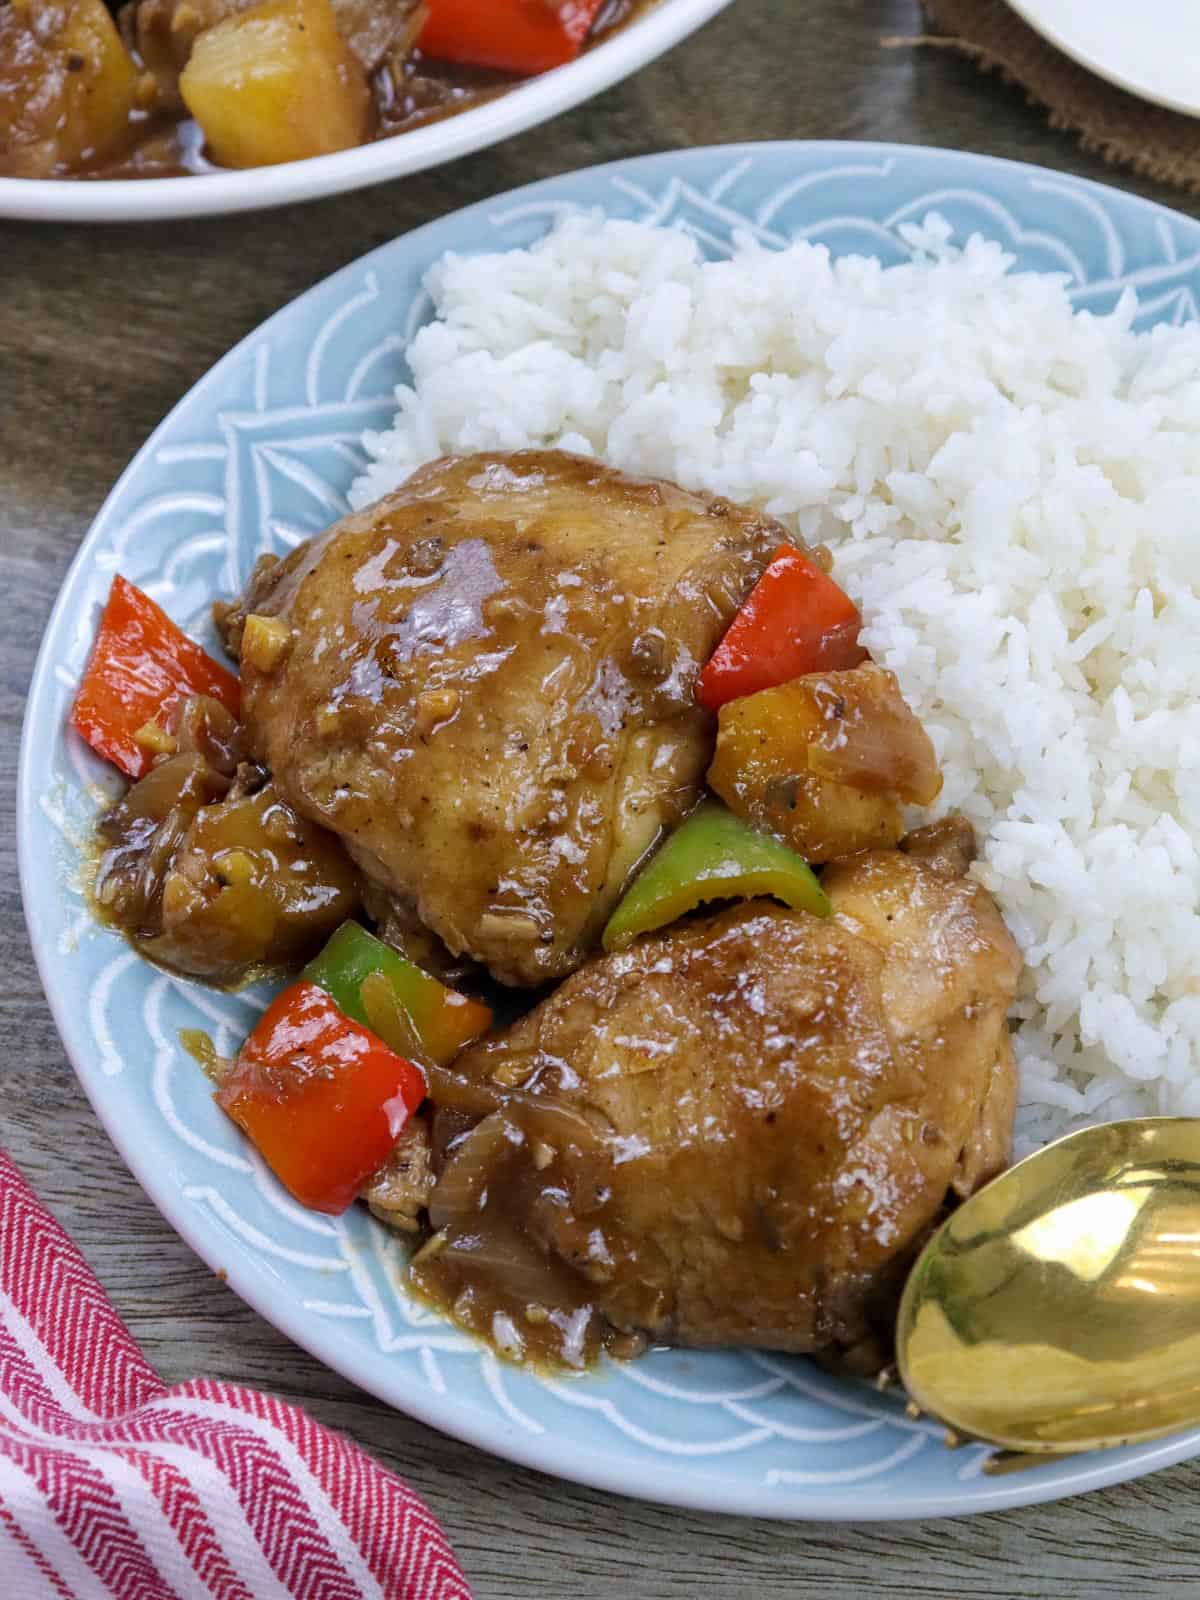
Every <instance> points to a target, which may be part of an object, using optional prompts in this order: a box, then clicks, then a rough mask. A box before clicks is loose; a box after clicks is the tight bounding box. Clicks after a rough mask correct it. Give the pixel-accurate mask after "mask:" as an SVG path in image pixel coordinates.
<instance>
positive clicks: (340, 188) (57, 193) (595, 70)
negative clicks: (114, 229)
mask: <svg viewBox="0 0 1200 1600" xmlns="http://www.w3.org/2000/svg"><path fill="white" fill-rule="evenodd" d="M729 4H730V0H659V3H658V4H657V5H656V6H653V7H652V8H651V9H650V10H649V11H647V12H646V13H645V15H644V16H641V17H638V18H636V19H635V20H634V21H632V22H631V23H630V24H629V25H628V27H625V28H622V29H621V30H620V31H619V32H618V33H615V34H614V35H613V36H612V38H610V39H606V40H605V41H604V42H603V43H602V44H598V45H597V46H596V47H595V49H593V50H588V51H586V52H585V53H584V54H583V55H581V56H580V57H579V59H578V60H577V61H573V62H571V63H570V64H569V65H568V66H565V67H558V68H556V69H555V70H554V71H553V72H547V73H543V75H542V76H541V77H538V78H530V79H529V80H528V81H527V82H525V83H522V84H520V85H518V86H517V87H516V88H514V89H511V90H509V92H508V93H507V94H503V95H500V96H499V97H498V98H497V99H495V100H491V101H488V102H487V103H486V104H484V105H481V106H476V107H474V108H473V109H472V110H470V111H463V112H460V113H459V114H458V115H457V116H453V117H447V118H445V119H444V120H443V121H440V122H434V123H430V124H429V125H428V126H426V127H424V128H415V129H414V130H413V131H412V132H410V133H400V134H396V135H395V136H394V137H393V138H390V139H380V140H378V141H376V142H375V143H372V144H364V145H360V146H359V147H358V149H356V150H342V151H339V152H338V154H337V155H332V156H314V157H313V158H312V159H311V160H309V161H291V162H287V163H286V164H285V165H283V166H278V167H254V168H252V169H250V170H249V171H246V172H224V171H223V172H213V173H205V174H204V175H203V176H196V177H187V178H114V179H111V180H103V179H99V180H87V179H73V178H53V179H50V178H0V217H11V218H15V219H18V220H21V221H27V222H154V221H161V220H166V219H168V218H174V217H212V216H219V215H221V214H223V213H226V212H234V211H265V210H268V209H269V208H270V207H271V206H282V205H290V204H292V203H293V202H295V201H297V200H316V199H319V198H320V197H321V196H322V195H327V194H341V193H343V192H345V191H347V190H350V189H364V188H366V187H367V185H368V184H372V183H384V182H386V181H387V179H389V178H402V177H404V176H406V175H407V174H408V173H410V172H421V171H423V170H424V169H425V168H426V167H436V166H440V165H441V164H442V162H444V161H453V160H454V159H455V157H457V156H464V155H468V154H469V153H470V152H471V151H473V150H482V149H484V148H485V147H486V146H487V145H492V144H499V143H500V141H501V140H502V139H508V138H510V137H511V136H512V135H513V134H517V133H524V132H525V130H526V129H527V128H533V127H536V126H537V124H538V123H539V122H547V121H549V119H550V118H551V117H555V116H557V115H558V113H559V112H560V111H567V110H569V109H570V107H572V106H577V105H579V104H580V103H581V102H582V101H584V100H590V99H591V98H592V96H593V95H597V94H599V93H600V92H601V91H602V90H604V89H607V88H608V87H609V86H610V85H611V84H614V83H618V82H620V80H621V79H622V78H627V77H629V76H630V74H631V73H634V72H637V71H638V70H639V68H641V67H644V66H645V65H646V64H647V62H650V61H653V60H654V59H655V57H656V56H660V55H662V54H663V52H664V51H666V50H669V49H670V48H671V47H672V45H675V44H678V43H679V41H680V40H681V39H684V38H686V37H687V35H688V34H689V33H693V32H694V31H695V30H696V29H697V28H698V27H700V26H701V24H702V23H705V22H707V21H708V20H709V18H710V17H713V16H715V15H716V13H717V12H718V11H721V10H723V9H724V7H725V6H727V5H729Z"/></svg>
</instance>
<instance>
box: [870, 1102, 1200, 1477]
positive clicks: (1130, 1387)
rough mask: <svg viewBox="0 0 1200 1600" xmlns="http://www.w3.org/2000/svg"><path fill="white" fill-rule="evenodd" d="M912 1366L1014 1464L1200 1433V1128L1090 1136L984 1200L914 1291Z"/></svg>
mask: <svg viewBox="0 0 1200 1600" xmlns="http://www.w3.org/2000/svg"><path fill="white" fill-rule="evenodd" d="M896 1355H897V1362H898V1365H899V1369H900V1376H901V1378H902V1379H903V1381H904V1385H905V1387H906V1388H907V1390H908V1393H909V1395H910V1396H911V1398H912V1400H913V1401H914V1402H915V1403H916V1405H917V1406H918V1407H920V1409H921V1410H922V1411H925V1412H928V1413H929V1414H930V1416H932V1417H935V1418H937V1419H938V1420H939V1421H941V1422H944V1423H946V1424H947V1425H948V1426H949V1427H950V1428H951V1429H952V1430H953V1431H954V1432H955V1433H957V1434H960V1435H963V1436H965V1437H968V1438H972V1439H977V1440H982V1441H984V1442H986V1443H988V1444H995V1445H999V1446H1000V1447H1001V1448H1002V1449H1004V1450H1009V1451H1019V1452H1022V1453H1026V1454H1068V1453H1073V1452H1075V1451H1079V1450H1100V1449H1106V1448H1109V1447H1111V1446H1114V1445H1122V1444H1133V1443H1136V1442H1139V1441H1141V1440H1145V1439H1154V1438H1158V1437H1159V1436H1160V1435H1162V1434H1166V1433H1174V1432H1176V1431H1178V1430H1179V1429H1181V1428H1186V1427H1189V1426H1192V1425H1194V1424H1196V1423H1198V1422H1200V1120H1197V1119H1195V1118H1190V1117H1146V1118H1139V1119H1137V1120H1136V1121H1129V1122H1109V1123H1105V1124H1103V1125H1101V1126H1099V1127H1094V1128H1085V1129H1083V1130H1082V1131H1081V1132H1079V1133H1073V1134H1069V1135H1067V1137H1066V1138H1063V1139H1059V1140H1058V1141H1057V1142H1056V1143H1054V1144H1051V1145H1047V1146H1046V1148H1045V1149H1044V1150H1039V1151H1038V1152H1037V1153H1036V1154H1035V1155H1032V1156H1029V1157H1027V1158H1026V1159H1025V1160H1024V1161H1020V1162H1018V1163H1017V1165H1016V1166H1014V1167H1010V1169H1009V1170H1008V1171H1007V1172H1005V1173H1003V1174H1002V1175H1001V1176H1000V1177H998V1178H996V1179H995V1180H994V1181H993V1182H992V1183H990V1184H988V1185H987V1187H986V1188H984V1189H981V1190H980V1191H979V1193H978V1194H975V1195H972V1196H971V1198H970V1199H969V1200H968V1201H966V1203H965V1204H964V1205H962V1206H960V1208H959V1209H958V1210H957V1211H956V1212H955V1213H954V1215H953V1216H952V1217H951V1218H950V1220H949V1221H948V1222H947V1223H946V1224H945V1225H944V1226H943V1227H942V1228H941V1229H939V1231H938V1232H937V1233H936V1234H935V1235H934V1237H933V1238H932V1239H931V1240H930V1241H929V1243H928V1244H927V1245H926V1247H925V1249H924V1250H923V1251H922V1252H921V1255H920V1257H919V1258H918V1260H917V1263H916V1266H915V1267H914V1268H913V1270H912V1273H911V1274H910V1276H909V1279H908V1282H907V1284H906V1285H905V1289H904V1295H903V1298H902V1300H901V1302H900V1315H899V1319H898V1322H897V1327H896Z"/></svg>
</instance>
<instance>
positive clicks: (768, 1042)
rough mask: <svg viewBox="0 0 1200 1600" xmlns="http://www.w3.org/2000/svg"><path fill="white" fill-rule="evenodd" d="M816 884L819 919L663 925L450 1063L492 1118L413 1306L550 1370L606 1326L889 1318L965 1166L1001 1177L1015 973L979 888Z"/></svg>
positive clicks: (740, 1327)
mask: <svg viewBox="0 0 1200 1600" xmlns="http://www.w3.org/2000/svg"><path fill="white" fill-rule="evenodd" d="M826 883H827V885H828V892H829V894H830V898H831V900H832V902H833V906H834V912H833V916H832V918H830V919H822V918H818V917H815V916H811V915H809V914H808V913H806V912H793V911H788V910H784V909H783V908H781V907H778V906H774V905H771V904H769V903H768V902H764V901H754V902H750V903H748V904H743V905H739V906H736V907H733V908H732V909H729V910H726V911H723V912H721V913H720V914H718V915H717V916H715V917H711V918H707V919H705V920H700V921H692V922H688V923H682V924H678V925H676V926H675V927H674V928H672V929H671V930H669V931H668V932H666V933H664V934H661V935H656V936H650V937H646V938H643V939H641V940H640V941H638V942H637V943H636V944H635V945H634V946H633V947H632V948H630V949H629V950H627V951H623V952H620V953H619V954H617V955H613V956H607V957H604V958H601V959H598V960H595V961H592V962H591V963H589V964H588V965H587V966H586V967H585V968H584V969H583V970H582V971H581V972H578V973H576V975H575V976H574V977H573V978H571V979H569V980H568V981H567V982H566V983H564V984H563V985H562V986H561V988H560V989H559V990H558V991H557V992H556V993H555V994H554V995H553V996H551V997H550V998H549V999H548V1000H546V1001H544V1002H543V1003H542V1004H541V1005H540V1006H539V1007H538V1008H537V1009H536V1010H535V1011H533V1012H532V1013H530V1014H529V1015H528V1016H527V1017H525V1018H524V1019H522V1020H521V1021H519V1022H518V1023H517V1024H516V1025H515V1026H514V1027H513V1028H511V1029H510V1030H509V1031H508V1032H507V1033H506V1034H502V1035H500V1036H498V1037H494V1038H492V1039H489V1040H487V1041H484V1042H482V1043H480V1044H478V1045H475V1046H472V1047H471V1048H470V1049H469V1050H468V1051H467V1052H466V1053H465V1054H464V1055H463V1056H461V1057H459V1059H458V1061H457V1062H456V1064H455V1068H454V1072H455V1075H456V1076H458V1077H460V1078H462V1079H464V1080H468V1081H469V1082H470V1083H472V1084H474V1085H475V1086H476V1087H477V1089H480V1090H482V1089H484V1088H485V1087H486V1088H488V1089H490V1090H491V1091H492V1092H493V1093H496V1092H499V1093H500V1100H499V1101H498V1103H497V1109H496V1110H495V1111H493V1112H492V1113H491V1115H490V1116H488V1117H486V1118H485V1119H484V1120H483V1121H482V1122H480V1123H479V1124H478V1125H477V1126H476V1127H475V1129H474V1130H473V1131H472V1132H470V1133H469V1134H467V1136H466V1137H465V1138H462V1139H461V1140H460V1141H459V1143H458V1144H457V1145H455V1146H453V1147H452V1149H451V1151H450V1153H449V1156H448V1159H447V1160H446V1162H445V1165H444V1167H443V1170H442V1173H441V1176H440V1179H439V1182H438V1184H437V1186H436V1187H435V1188H434V1190H433V1194H432V1198H431V1200H430V1216H431V1220H432V1221H433V1223H434V1225H435V1227H437V1228H438V1229H439V1230H440V1231H439V1232H438V1233H436V1234H435V1235H434V1239H433V1242H432V1245H431V1246H430V1247H427V1251H426V1254H425V1255H424V1256H423V1257H420V1258H418V1261H417V1263H416V1265H415V1268H414V1275H415V1278H416V1281H417V1283H418V1284H419V1285H420V1286H421V1287H422V1288H423V1289H424V1290H425V1292H426V1293H428V1294H430V1295H431V1296H432V1297H433V1298H435V1299H436V1300H438V1301H439V1302H440V1303H441V1304H443V1305H445V1306H447V1307H448V1308H450V1309H451V1310H453V1312H454V1314H455V1315H456V1317H457V1318H458V1319H459V1320H460V1321H461V1322H462V1323H464V1324H465V1325H466V1326H468V1327H470V1328H472V1329H473V1330H474V1331H476V1332H479V1333H482V1334H484V1335H485V1336H487V1337H489V1338H491V1339H492V1340H493V1341H494V1342H497V1343H499V1344H501V1345H502V1346H503V1345H504V1344H505V1342H506V1341H507V1343H508V1344H509V1345H512V1346H515V1349H516V1353H528V1352H529V1351H530V1350H532V1351H533V1352H535V1353H541V1354H547V1353H548V1354H551V1355H553V1356H557V1357H558V1358H560V1359H563V1358H566V1359H571V1350H572V1347H571V1341H572V1340H574V1341H575V1347H576V1350H577V1352H581V1351H584V1350H585V1349H586V1346H587V1342H588V1340H589V1339H590V1340H592V1341H596V1340H602V1339H603V1338H604V1337H605V1336H606V1331H607V1330H611V1329H616V1330H620V1331H622V1332H624V1333H629V1334H640V1335H644V1336H646V1337H647V1338H649V1339H650V1340H653V1341H656V1342H660V1343H670V1344H678V1345H720V1344H729V1345H750V1346H758V1347H762V1348H767V1349H778V1350H791V1351H815V1350H821V1349H826V1348H828V1347H830V1346H848V1345H852V1344H854V1343H856V1342H857V1341H859V1340H860V1339H861V1338H863V1337H864V1336H865V1335H866V1334H867V1333H868V1332H869V1330H870V1324H871V1321H872V1317H873V1315H879V1316H880V1318H881V1320H882V1319H884V1318H885V1316H886V1310H887V1309H890V1307H889V1305H888V1302H889V1297H890V1296H891V1295H892V1294H893V1292H894V1289H895V1287H896V1283H897V1279H896V1271H897V1268H898V1267H902V1266H903V1265H904V1264H905V1263H906V1261H907V1260H908V1259H909V1257H910V1255H911V1252H912V1249H913V1247H914V1245H915V1244H916V1243H917V1242H918V1241H919V1240H920V1238H921V1236H922V1234H923V1231H924V1230H925V1229H926V1228H927V1227H928V1225H929V1224H930V1223H931V1222H932V1221H933V1220H934V1218H935V1217H936V1216H937V1214H938V1212H939V1210H940V1209H941V1207H942V1205H943V1203H944V1201H945V1199H946V1195H947V1191H948V1189H949V1187H950V1185H951V1183H952V1182H953V1180H954V1179H955V1176H956V1174H960V1175H961V1172H962V1170H963V1162H964V1159H968V1160H969V1161H970V1162H971V1168H972V1179H973V1181H979V1180H980V1179H981V1178H982V1177H983V1176H984V1175H985V1174H986V1173H987V1171H988V1169H989V1167H990V1168H992V1169H995V1168H996V1167H998V1166H999V1165H1001V1164H1002V1162H1003V1160H1004V1158H1005V1154H1006V1150H1005V1148H1004V1146H1005V1145H1006V1143H1007V1134H1008V1129H1009V1126H1010V1125H1011V1106H1010V1108H1009V1115H1008V1121H1007V1123H1006V1122H1005V1121H1004V1118H1003V1115H1002V1114H998V1113H1001V1112H1002V1109H1003V1107H1002V1102H1003V1100H1004V1097H1005V1095H1006V1094H1007V1093H1008V1090H1009V1081H1010V1079H1009V1075H1010V1072H1011V1058H1010V1055H1009V1052H1008V1043H1007V1029H1006V1024H1005V1012H1006V1010H1007V1007H1008V1005H1009V1003H1010V1002H1011V1000H1012V997H1013V993H1014V990H1015V986H1016V980H1017V972H1018V966H1019V962H1018V956H1017V952H1016V949H1015V947H1014V945H1013V942H1012V939H1011V938H1010V936H1009V934H1008V932H1007V930H1006V929H1005V927H1004V924H1003V922H1002V920H1001V918H1000V915H999V913H998V912H997V911H996V908H995V906H994V904H993V903H992V901H991V899H990V897H989V896H988V895H987V894H986V893H985V892H984V891H983V890H982V889H980V888H979V887H978V886H977V885H975V884H974V883H972V882H970V881H969V880H967V879H965V878H963V877H961V876H950V875H948V874H947V873H945V872H942V871H939V870H937V868H935V867H931V866H929V865H927V864H925V863H924V862H922V861H921V860H919V859H918V858H917V857H916V856H915V855H914V856H908V855H904V854H901V853H899V852H896V851H879V852H872V853H870V854H866V855H863V856H860V857H858V858H856V859H854V860H851V861H847V862H845V863H841V864H838V865H837V866H835V867H833V868H830V869H829V871H828V872H827V873H826ZM505 1090H509V1091H512V1092H511V1093H510V1094H509V1096H508V1097H507V1098H504V1091H505ZM989 1102H991V1109H990V1112H988V1111H987V1110H986V1109H985V1108H987V1107H988V1106H989ZM984 1124H986V1126H987V1128H988V1130H989V1134H990V1137H991V1139H992V1141H993V1143H992V1147H991V1148H987V1149H985V1148H983V1146H982V1144H981V1142H980V1141H981V1126H982V1125H984ZM499 1261H503V1262H505V1263H507V1264H506V1265H504V1266H503V1268H501V1267H498V1265H497V1263H498V1262H499ZM514 1261H517V1262H522V1263H523V1265H522V1266H521V1267H520V1268H519V1269H518V1270H516V1271H515V1272H514V1270H513V1267H512V1263H513V1262H514ZM539 1270H540V1277H539ZM548 1313H549V1314H548Z"/></svg>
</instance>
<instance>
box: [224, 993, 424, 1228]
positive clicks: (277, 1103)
mask: <svg viewBox="0 0 1200 1600" xmlns="http://www.w3.org/2000/svg"><path fill="white" fill-rule="evenodd" d="M424 1098H425V1079H424V1077H423V1075H422V1074H421V1072H420V1071H419V1070H418V1069H417V1068H416V1067H414V1066H413V1064H412V1062H411V1061H405V1060H404V1058H403V1057H402V1056H398V1055H396V1053H395V1052H394V1051H392V1050H389V1049H388V1047H387V1046H386V1045H385V1044H384V1043H383V1042H382V1040H380V1039H377V1038H376V1037H375V1035H374V1034H373V1033H371V1032H369V1031H368V1030H367V1029H366V1028H364V1027H362V1026H360V1024H359V1023H357V1022H352V1021H351V1020H350V1018H349V1017H346V1016H343V1015H342V1013H341V1012H340V1011H339V1010H338V1008H337V1006H335V1005H334V1003H333V1001H332V1000H331V999H330V997H329V996H328V995H327V994H326V993H325V991H324V989H322V988H320V987H318V985H317V984H315V983H294V984H292V986H291V987H290V988H288V989H285V990H284V991H283V993H282V994H280V995H279V996H277V998H276V999H275V1001H274V1003H273V1004H272V1005H271V1006H269V1007H268V1009H267V1010H266V1012H265V1013H264V1014H263V1016H262V1018H261V1020H260V1021H259V1024H258V1026H257V1027H256V1028H255V1030H254V1032H253V1033H252V1034H251V1035H250V1037H249V1038H248V1039H247V1040H246V1043H245V1044H244V1045H243V1046H242V1049H241V1053H240V1054H239V1055H238V1058H237V1060H236V1061H235V1062H234V1064H233V1067H232V1068H231V1070H230V1072H229V1075H228V1077H227V1078H226V1079H225V1081H224V1083H222V1085H221V1087H220V1088H219V1089H218V1090H217V1094H216V1100H217V1104H218V1105H219V1106H220V1107H221V1109H222V1110H223V1111H226V1112H228V1114H229V1115H230V1116H231V1117H232V1118H233V1120H234V1121H235V1122H236V1123H237V1124H238V1126H239V1127H240V1128H241V1129H242V1131H243V1132H244V1133H246V1134H247V1135H248V1136H249V1137H250V1139H251V1140H252V1141H253V1142H254V1144H255V1145H257V1147H258V1149H259V1151H260V1152H261V1154H262V1156H263V1159H264V1160H265V1161H266V1163H267V1165H268V1166H269V1167H270V1168H271V1170H272V1172H274V1174H275V1176H276V1177H277V1178H278V1179H279V1181H280V1183H282V1184H283V1186H284V1188H285V1189H287V1190H289V1191H290V1193H292V1194H293V1195H295V1197H296V1199H297V1200H299V1202H300V1204H301V1205H305V1206H309V1207H311V1208H312V1210H314V1211H326V1212H329V1213H330V1215H332V1216H337V1215H339V1214H340V1213H341V1212H343V1211H345V1210H346V1208H347V1207H348V1206H350V1205H351V1204H353V1202H354V1199H355V1197H356V1196H357V1195H358V1192H359V1190H360V1189H361V1188H362V1186H363V1184H364V1183H365V1182H366V1181H367V1179H368V1178H369V1177H370V1176H371V1174H372V1173H373V1172H375V1171H376V1170H377V1169H378V1168H379V1167H380V1166H381V1165H382V1164H383V1162H384V1160H385V1159H386V1157H387V1155H388V1152H389V1151H390V1150H391V1148H392V1146H393V1145H394V1144H395V1142H396V1140H397V1138H398V1137H399V1135H400V1131H401V1129H402V1128H403V1127H404V1125H405V1123H406V1122H407V1121H408V1119H409V1117H410V1116H411V1115H412V1113H413V1112H414V1111H416V1109H417V1108H418V1106H419V1105H420V1104H421V1102H422V1100H424Z"/></svg>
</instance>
